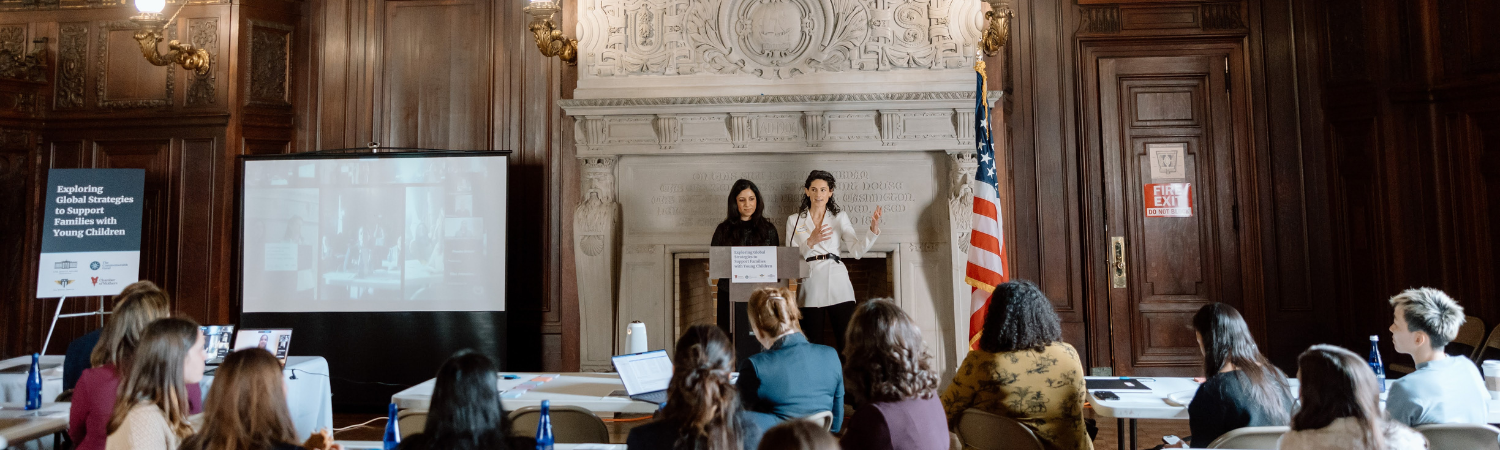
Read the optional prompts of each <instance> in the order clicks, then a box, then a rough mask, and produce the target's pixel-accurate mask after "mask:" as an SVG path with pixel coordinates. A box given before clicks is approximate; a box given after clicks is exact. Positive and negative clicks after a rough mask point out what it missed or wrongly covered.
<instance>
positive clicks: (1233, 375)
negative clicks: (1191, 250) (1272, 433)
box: [1188, 302, 1292, 448]
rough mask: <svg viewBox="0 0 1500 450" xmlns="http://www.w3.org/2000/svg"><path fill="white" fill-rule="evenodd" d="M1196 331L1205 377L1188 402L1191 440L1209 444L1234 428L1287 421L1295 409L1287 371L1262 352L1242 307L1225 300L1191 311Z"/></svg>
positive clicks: (1202, 444) (1278, 423) (1269, 424)
mask: <svg viewBox="0 0 1500 450" xmlns="http://www.w3.org/2000/svg"><path fill="white" fill-rule="evenodd" d="M1193 331H1194V332H1195V333H1196V334H1197V338H1198V346H1199V348H1200V349H1202V351H1203V376H1204V377H1205V378H1207V381H1205V382H1203V384H1202V385H1200V386H1198V392H1197V393H1196V394H1194V395H1193V402H1192V403H1191V404H1189V405H1188V426H1189V428H1191V429H1192V431H1193V435H1192V436H1193V441H1192V446H1193V447H1199V448H1204V447H1208V445H1209V444H1211V443H1213V441H1214V439H1218V438H1219V436H1222V435H1224V433H1228V432H1229V431H1230V430H1233V429H1236V428H1242V427H1262V426H1280V425H1286V424H1287V421H1288V420H1290V418H1291V415H1292V393H1291V390H1290V388H1289V386H1290V384H1289V383H1288V382H1287V378H1286V374H1283V373H1281V369H1277V368H1276V366H1274V365H1272V364H1271V361H1270V360H1267V359H1266V357H1265V356H1264V355H1261V354H1260V348H1259V347H1258V346H1256V345H1255V338H1254V337H1252V336H1250V327H1249V326H1248V325H1245V319H1244V317H1242V316H1240V312H1239V311H1238V310H1235V309H1234V307H1233V306H1229V305H1227V304H1224V303H1217V302H1215V303H1210V304H1207V305H1204V306H1203V307H1202V308H1199V309H1198V313H1197V314H1194V315H1193Z"/></svg>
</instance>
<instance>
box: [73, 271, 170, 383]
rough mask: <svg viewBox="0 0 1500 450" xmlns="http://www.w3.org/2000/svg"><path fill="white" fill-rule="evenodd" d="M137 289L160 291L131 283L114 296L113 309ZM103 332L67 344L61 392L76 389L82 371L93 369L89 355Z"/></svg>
mask: <svg viewBox="0 0 1500 450" xmlns="http://www.w3.org/2000/svg"><path fill="white" fill-rule="evenodd" d="M137 289H152V290H160V289H159V288H157V287H156V283H152V282H150V281H137V282H135V283H131V284H130V285H129V286H125V289H122V290H120V293H119V294H116V295H115V298H114V303H113V304H114V308H118V307H119V306H120V302H121V301H123V300H124V299H125V298H127V297H129V296H130V294H131V293H132V292H134V291H135V290H137ZM103 332H104V329H103V328H100V329H96V330H94V331H90V332H88V334H85V335H83V336H81V337H79V338H78V339H74V340H73V342H69V343H68V353H67V357H66V358H65V359H63V391H71V390H73V388H75V387H77V386H78V377H81V376H83V371H85V370H88V369H89V368H92V367H94V366H93V364H92V361H91V358H90V356H89V355H91V354H93V352H94V347H96V346H98V345H99V335H100V334H102V333H103Z"/></svg>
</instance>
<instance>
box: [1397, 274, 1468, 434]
mask: <svg viewBox="0 0 1500 450" xmlns="http://www.w3.org/2000/svg"><path fill="white" fill-rule="evenodd" d="M1390 301H1391V307H1393V308H1394V311H1393V313H1394V318H1393V320H1392V323H1391V344H1392V345H1394V346H1395V347H1396V351H1397V352H1399V353H1402V354H1405V355H1411V357H1412V360H1413V361H1414V362H1416V364H1417V370H1416V371H1415V372H1412V373H1410V374H1407V375H1406V376H1404V377H1401V378H1399V379H1396V380H1394V381H1391V384H1390V395H1389V396H1388V397H1387V399H1386V412H1388V413H1390V416H1391V418H1392V419H1394V420H1396V421H1398V422H1401V423H1404V424H1406V425H1410V426H1417V425H1425V424H1430V423H1475V424H1480V423H1485V422H1487V421H1488V416H1489V410H1488V408H1487V406H1485V400H1486V399H1488V398H1489V394H1488V393H1487V392H1486V390H1485V387H1484V379H1483V378H1481V377H1480V376H1479V369H1478V368H1477V367H1475V366H1474V362H1473V361H1470V360H1469V358H1468V357H1466V356H1463V355H1449V354H1448V353H1447V352H1444V351H1443V346H1445V345H1448V343H1449V342H1452V341H1453V338H1455V337H1457V336H1458V328H1459V327H1461V326H1463V324H1464V308H1463V307H1462V306H1458V302H1455V301H1453V298H1451V297H1448V294H1445V293H1443V291H1440V290H1437V289H1433V288H1419V289H1407V290H1406V291H1403V292H1401V293H1400V294H1397V295H1396V296H1395V297H1391V300H1390Z"/></svg>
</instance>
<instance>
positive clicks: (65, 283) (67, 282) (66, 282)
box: [56, 278, 76, 287]
mask: <svg viewBox="0 0 1500 450" xmlns="http://www.w3.org/2000/svg"><path fill="white" fill-rule="evenodd" d="M74 281H76V280H69V279H67V278H63V279H61V280H57V281H56V283H57V285H58V286H62V287H68V285H70V284H73V282H74Z"/></svg>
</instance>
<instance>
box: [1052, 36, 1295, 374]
mask: <svg viewBox="0 0 1500 450" xmlns="http://www.w3.org/2000/svg"><path fill="white" fill-rule="evenodd" d="M1245 46H1246V42H1245V39H1244V38H1242V37H1216V38H1188V39H1137V40H1125V41H1089V40H1080V41H1079V42H1078V50H1079V51H1078V66H1077V67H1078V71H1079V74H1078V80H1079V83H1080V89H1079V92H1080V94H1081V95H1079V96H1078V100H1077V101H1078V111H1079V113H1078V114H1079V118H1080V119H1081V121H1080V126H1079V128H1078V130H1079V164H1080V167H1079V171H1080V173H1081V175H1080V177H1079V179H1080V184H1081V185H1082V186H1081V189H1082V197H1083V198H1082V199H1081V206H1082V207H1083V211H1082V216H1083V219H1084V220H1083V221H1082V223H1081V226H1082V228H1083V230H1082V239H1083V240H1084V242H1082V243H1081V244H1082V245H1080V248H1082V249H1084V254H1083V258H1082V259H1083V268H1084V283H1083V284H1084V289H1083V290H1084V298H1085V301H1087V302H1088V307H1087V310H1088V318H1087V320H1086V322H1087V327H1088V335H1089V340H1088V343H1089V348H1088V350H1087V351H1088V352H1089V360H1090V361H1091V364H1090V365H1092V366H1095V367H1109V368H1111V370H1112V374H1115V375H1120V374H1121V373H1120V372H1121V369H1122V368H1125V367H1127V365H1126V364H1123V362H1122V361H1116V360H1115V358H1114V354H1115V352H1114V348H1113V347H1114V346H1115V345H1116V344H1115V343H1116V342H1123V343H1125V345H1131V342H1132V341H1131V340H1122V339H1119V337H1124V335H1121V336H1116V335H1115V333H1114V329H1115V324H1114V323H1112V322H1111V321H1110V317H1111V311H1112V310H1115V309H1121V310H1124V311H1125V312H1127V313H1128V312H1129V307H1130V305H1129V304H1121V305H1116V304H1112V302H1111V296H1110V283H1109V272H1108V270H1107V269H1108V265H1109V258H1108V254H1109V236H1110V233H1109V232H1108V231H1107V224H1108V218H1107V217H1106V212H1107V210H1106V205H1105V193H1106V192H1107V190H1108V189H1109V186H1106V185H1105V183H1104V172H1103V171H1104V167H1103V164H1104V161H1103V143H1102V140H1103V136H1102V134H1101V133H1102V132H1103V127H1102V124H1101V122H1100V115H1099V106H1100V98H1099V95H1100V89H1099V82H1100V79H1099V61H1100V60H1102V59H1111V58H1123V57H1150V56H1177V55H1184V54H1197V55H1203V54H1224V55H1226V56H1228V61H1229V79H1228V82H1227V83H1226V84H1228V85H1229V86H1230V92H1229V102H1230V107H1229V112H1230V114H1231V117H1230V123H1231V126H1230V133H1231V134H1232V142H1233V143H1234V146H1235V150H1234V152H1233V154H1232V157H1233V160H1234V166H1235V174H1234V183H1235V186H1236V192H1235V198H1236V202H1237V203H1238V205H1239V211H1238V213H1239V215H1238V223H1239V224H1240V226H1239V234H1238V239H1239V243H1238V244H1239V256H1240V276H1241V289H1242V290H1243V292H1242V293H1241V297H1240V298H1241V304H1239V305H1234V306H1235V307H1236V308H1238V309H1239V310H1240V312H1241V314H1242V315H1244V317H1245V321H1246V322H1247V324H1248V325H1249V326H1250V331H1251V334H1253V335H1254V336H1255V337H1256V339H1257V340H1258V341H1260V342H1265V341H1264V337H1265V335H1266V333H1265V317H1266V314H1265V287H1264V264H1263V261H1262V258H1261V253H1262V249H1261V236H1260V234H1261V230H1260V228H1259V227H1258V224H1260V212H1259V211H1260V208H1259V204H1258V199H1259V195H1257V193H1258V192H1259V191H1260V187H1259V186H1258V183H1257V180H1256V177H1255V173H1256V168H1258V167H1259V163H1258V162H1257V161H1256V153H1257V151H1256V148H1255V139H1254V137H1253V131H1252V130H1254V129H1255V123H1254V120H1255V115H1254V110H1253V105H1252V103H1251V95H1250V92H1249V91H1250V73H1249V71H1248V63H1249V61H1248V58H1249V54H1248V52H1247V51H1246V50H1245ZM1126 273H1127V276H1131V277H1132V278H1135V277H1134V276H1133V275H1135V274H1138V273H1140V268H1138V267H1127V268H1126ZM1137 279H1138V278H1137ZM1119 325H1120V326H1124V327H1130V326H1132V325H1131V323H1120V324H1119ZM1127 333H1128V332H1127ZM1104 362H1108V364H1101V363H1104Z"/></svg>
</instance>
